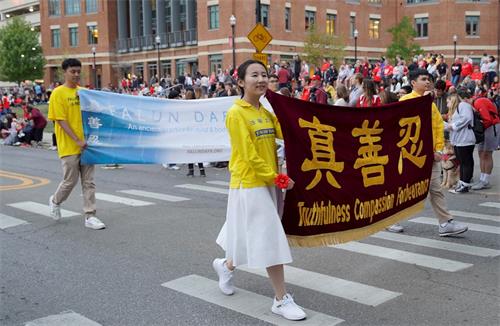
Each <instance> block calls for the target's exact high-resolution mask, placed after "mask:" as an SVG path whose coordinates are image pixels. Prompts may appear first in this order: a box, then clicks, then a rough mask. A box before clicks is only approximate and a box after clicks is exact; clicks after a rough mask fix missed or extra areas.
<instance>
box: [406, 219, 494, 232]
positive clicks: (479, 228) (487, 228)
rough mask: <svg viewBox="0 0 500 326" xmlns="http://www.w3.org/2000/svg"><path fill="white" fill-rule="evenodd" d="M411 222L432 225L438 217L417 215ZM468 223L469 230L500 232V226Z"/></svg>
mask: <svg viewBox="0 0 500 326" xmlns="http://www.w3.org/2000/svg"><path fill="white" fill-rule="evenodd" d="M410 222H414V223H420V224H431V225H436V224H437V221H436V219H435V218H430V217H417V218H414V219H411V220H410ZM466 224H467V226H468V227H469V230H471V231H479V232H485V233H493V234H500V227H497V226H491V225H484V224H474V223H466Z"/></svg>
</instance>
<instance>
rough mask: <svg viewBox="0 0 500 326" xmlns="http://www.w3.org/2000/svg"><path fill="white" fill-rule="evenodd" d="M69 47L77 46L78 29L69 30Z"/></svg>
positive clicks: (71, 28)
mask: <svg viewBox="0 0 500 326" xmlns="http://www.w3.org/2000/svg"><path fill="white" fill-rule="evenodd" d="M69 46H72V47H75V46H78V27H70V28H69Z"/></svg>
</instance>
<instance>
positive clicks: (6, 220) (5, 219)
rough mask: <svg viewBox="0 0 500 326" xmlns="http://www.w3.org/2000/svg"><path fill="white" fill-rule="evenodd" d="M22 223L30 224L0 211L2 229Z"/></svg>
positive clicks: (0, 226)
mask: <svg viewBox="0 0 500 326" xmlns="http://www.w3.org/2000/svg"><path fill="white" fill-rule="evenodd" d="M22 224H28V222H26V221H24V220H20V219H18V218H15V217H12V216H8V215H4V214H2V213H0V229H2V230H5V229H7V228H11V227H13V226H18V225H22Z"/></svg>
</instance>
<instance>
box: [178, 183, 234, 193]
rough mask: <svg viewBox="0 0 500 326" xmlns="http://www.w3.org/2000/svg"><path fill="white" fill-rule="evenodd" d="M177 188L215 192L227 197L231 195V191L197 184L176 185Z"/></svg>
mask: <svg viewBox="0 0 500 326" xmlns="http://www.w3.org/2000/svg"><path fill="white" fill-rule="evenodd" d="M176 187H178V188H184V189H191V190H201V191H208V192H215V193H218V194H224V195H227V194H228V193H229V189H222V188H216V187H210V186H203V185H195V184H189V183H188V184H184V185H176Z"/></svg>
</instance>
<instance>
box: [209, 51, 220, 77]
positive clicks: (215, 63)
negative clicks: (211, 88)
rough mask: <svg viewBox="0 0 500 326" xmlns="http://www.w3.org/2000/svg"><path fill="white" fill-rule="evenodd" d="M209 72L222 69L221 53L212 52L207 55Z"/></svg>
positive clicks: (217, 71) (216, 71)
mask: <svg viewBox="0 0 500 326" xmlns="http://www.w3.org/2000/svg"><path fill="white" fill-rule="evenodd" d="M208 64H209V71H208V72H209V73H210V74H211V73H213V72H214V73H216V74H218V73H219V72H220V71H221V69H222V54H212V55H209V56H208Z"/></svg>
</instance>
